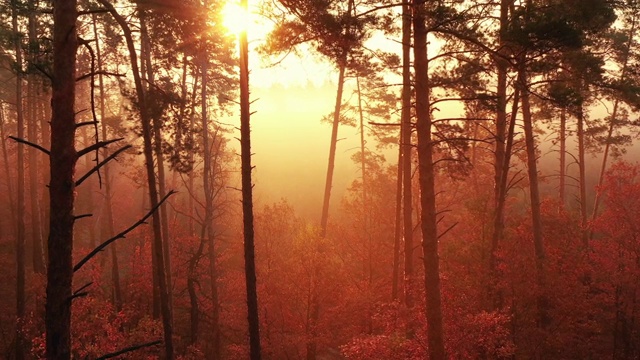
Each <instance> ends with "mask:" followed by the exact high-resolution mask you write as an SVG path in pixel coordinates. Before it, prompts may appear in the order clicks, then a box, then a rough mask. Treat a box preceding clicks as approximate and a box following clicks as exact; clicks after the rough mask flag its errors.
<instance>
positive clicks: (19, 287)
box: [11, 0, 26, 360]
mask: <svg viewBox="0 0 640 360" xmlns="http://www.w3.org/2000/svg"><path fill="white" fill-rule="evenodd" d="M11 5H12V19H11V20H12V26H13V32H14V34H15V43H14V45H15V51H16V63H17V67H16V68H17V71H16V116H17V118H18V119H17V120H18V124H17V126H18V131H17V134H18V137H19V138H20V139H24V114H23V109H22V95H23V94H22V85H23V84H22V78H23V76H22V41H21V36H20V35H19V28H18V2H17V0H13V1H12V3H11ZM16 165H17V168H18V189H17V190H18V204H17V205H18V208H17V209H16V210H17V216H18V219H17V220H18V225H17V230H18V232H17V234H16V317H17V319H16V329H15V330H16V344H15V345H16V359H19V360H21V359H24V356H25V354H24V349H25V344H26V340H25V339H24V335H23V333H22V324H23V320H24V316H25V266H26V264H25V263H26V254H25V253H26V251H25V241H26V239H25V238H26V236H25V225H24V211H25V204H24V195H25V194H24V193H25V191H24V146H23V145H22V144H18V163H17V164H16Z"/></svg>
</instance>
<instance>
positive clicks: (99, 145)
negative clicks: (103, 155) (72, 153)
mask: <svg viewBox="0 0 640 360" xmlns="http://www.w3.org/2000/svg"><path fill="white" fill-rule="evenodd" d="M120 140H124V138H117V139H111V140H104V141H98V142H97V143H95V144H93V145H91V146H87V147H86V148H84V149H82V150H80V151H78V157H81V156H82V155H85V154H88V153H90V152H92V151H95V150H98V149H101V148H103V147H105V146H107V145H109V144H112V143H114V142H117V141H120Z"/></svg>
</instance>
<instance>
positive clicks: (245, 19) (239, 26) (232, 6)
mask: <svg viewBox="0 0 640 360" xmlns="http://www.w3.org/2000/svg"><path fill="white" fill-rule="evenodd" d="M222 16H223V20H222V24H223V25H224V27H225V28H227V30H228V31H229V32H232V33H234V34H239V33H241V32H244V31H247V28H248V24H249V21H250V17H251V16H250V14H249V12H248V11H247V10H245V9H244V8H243V7H242V6H240V3H239V2H237V1H227V4H226V5H225V6H224V9H223V10H222Z"/></svg>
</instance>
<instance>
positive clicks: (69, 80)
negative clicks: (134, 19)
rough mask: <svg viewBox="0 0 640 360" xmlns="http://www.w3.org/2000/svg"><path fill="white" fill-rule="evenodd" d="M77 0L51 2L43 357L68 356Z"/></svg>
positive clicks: (72, 219) (73, 193)
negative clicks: (49, 132) (48, 161)
mask: <svg viewBox="0 0 640 360" xmlns="http://www.w3.org/2000/svg"><path fill="white" fill-rule="evenodd" d="M77 13H78V12H77V2H76V0H60V1H56V3H55V4H54V7H53V82H52V85H53V94H52V101H51V104H52V117H51V151H50V154H49V157H50V163H51V167H50V168H51V176H50V179H51V182H50V184H49V196H50V199H51V200H50V201H51V203H50V209H51V210H50V214H51V220H50V226H49V240H48V243H47V246H48V253H49V262H48V266H47V269H48V271H47V303H46V306H45V309H46V314H45V324H46V334H47V335H46V336H47V340H46V349H47V351H46V356H47V359H70V358H71V349H70V347H71V301H72V299H73V294H72V290H71V286H72V276H73V263H72V248H73V224H74V222H75V220H76V217H75V216H74V214H73V202H74V199H75V191H74V189H75V184H76V182H75V179H74V172H75V165H76V161H77V159H78V153H77V152H76V150H75V147H74V143H75V131H76V123H75V109H74V100H75V81H76V76H75V73H76V71H75V69H76V50H77V48H78V39H77V37H76V18H77Z"/></svg>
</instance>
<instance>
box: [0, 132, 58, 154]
mask: <svg viewBox="0 0 640 360" xmlns="http://www.w3.org/2000/svg"><path fill="white" fill-rule="evenodd" d="M9 139H11V140H13V141H15V142H18V143H20V144H25V145H29V146H31V147H33V148H36V149H38V150H40V151H42V152H43V153H45V154H47V155H49V154H50V152H49V150H47V149H45V148H43V147H42V146H40V145H38V144H34V143H32V142H30V141H27V140H25V139H21V138H19V137H15V136H9Z"/></svg>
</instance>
